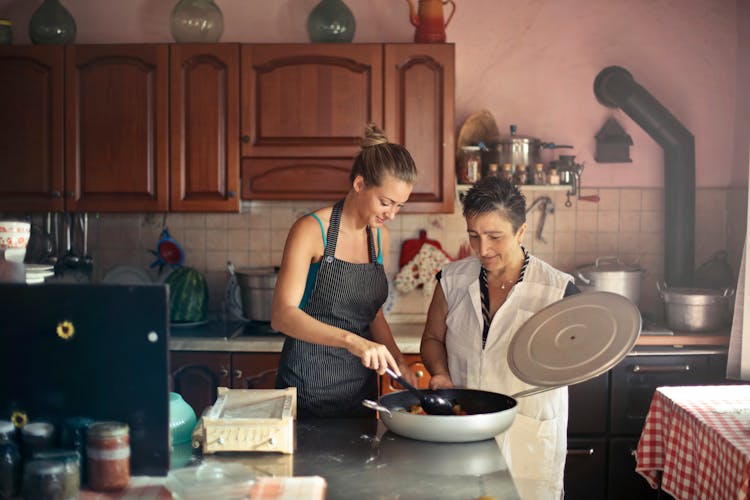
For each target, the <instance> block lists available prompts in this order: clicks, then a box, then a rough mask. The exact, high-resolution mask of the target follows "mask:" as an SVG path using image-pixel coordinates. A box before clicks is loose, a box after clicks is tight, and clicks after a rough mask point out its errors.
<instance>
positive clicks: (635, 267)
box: [578, 257, 643, 273]
mask: <svg viewBox="0 0 750 500" xmlns="http://www.w3.org/2000/svg"><path fill="white" fill-rule="evenodd" d="M641 271H643V268H642V267H641V266H640V265H639V264H638V263H637V262H634V263H631V264H629V263H627V262H623V261H622V260H621V259H619V258H617V257H599V258H598V259H596V262H594V264H593V265H588V266H583V267H580V268H579V269H578V272H581V273H602V272H618V273H619V272H633V273H640V272H641Z"/></svg>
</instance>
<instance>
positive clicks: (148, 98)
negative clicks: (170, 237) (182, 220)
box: [65, 44, 169, 212]
mask: <svg viewBox="0 0 750 500" xmlns="http://www.w3.org/2000/svg"><path fill="white" fill-rule="evenodd" d="M65 51H66V52H65V90H66V96H65V134H66V135H65V152H66V160H65V177H66V179H65V186H66V187H65V196H66V208H67V209H68V210H70V211H81V212H91V211H131V212H133V211H139V212H166V211H167V210H168V209H169V198H168V196H169V186H168V177H169V166H168V157H169V151H168V147H169V146H168V144H169V46H168V45H166V44H138V45H130V44H123V45H68V46H66V48H65Z"/></svg>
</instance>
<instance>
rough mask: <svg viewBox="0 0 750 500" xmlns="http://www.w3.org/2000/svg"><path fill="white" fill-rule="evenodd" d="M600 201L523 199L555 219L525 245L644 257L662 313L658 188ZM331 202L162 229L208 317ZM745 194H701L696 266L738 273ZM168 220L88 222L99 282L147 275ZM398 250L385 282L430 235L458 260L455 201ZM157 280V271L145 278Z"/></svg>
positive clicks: (398, 236)
mask: <svg viewBox="0 0 750 500" xmlns="http://www.w3.org/2000/svg"><path fill="white" fill-rule="evenodd" d="M595 193H596V194H599V196H600V198H601V201H600V202H599V203H591V202H585V201H577V200H572V201H573V205H572V206H571V207H570V208H567V207H565V205H564V203H565V200H566V196H565V192H564V191H559V190H557V191H551V190H550V191H539V190H533V191H532V190H529V191H525V194H526V198H527V206H529V205H530V204H531V203H532V202H533V201H534V199H536V198H537V197H539V196H549V197H550V198H552V200H553V201H554V213H552V214H549V215H548V216H547V218H546V221H545V225H544V228H543V231H542V234H541V236H542V238H543V239H542V240H540V239H538V238H537V237H536V236H537V235H536V233H537V225H538V223H539V219H540V214H541V208H539V205H537V208H535V209H534V210H533V212H532V213H529V215H528V224H529V227H528V230H527V232H526V236H525V245H526V247H527V248H528V249H529V251H531V252H532V253H533V254H535V255H536V256H538V257H540V258H542V259H544V260H546V261H547V262H549V263H550V264H552V265H554V266H555V267H557V268H559V269H561V270H563V271H566V272H572V271H574V269H575V268H576V267H577V266H580V265H583V264H587V263H591V262H593V261H594V260H595V259H596V257H599V256H610V255H612V256H614V255H617V256H620V257H621V258H623V259H627V260H628V261H632V260H635V259H638V260H639V262H640V264H641V266H642V267H644V268H645V269H646V271H647V272H646V275H645V277H644V280H643V285H642V290H641V309H643V310H644V311H647V312H649V313H651V314H656V315H660V314H661V305H660V301H659V299H658V295H657V293H656V286H655V283H656V281H657V280H660V279H662V276H663V271H664V210H663V206H664V194H663V190H661V189H638V188H629V189H586V190H585V193H584V194H586V195H588V194H595ZM325 204H326V203H325V202H250V203H246V204H245V205H243V212H242V213H239V214H202V213H197V214H175V213H171V214H168V216H167V218H166V226H167V227H168V228H169V231H170V233H171V234H172V236H173V237H174V238H175V239H176V240H177V241H178V242H180V244H181V245H182V246H183V248H184V250H185V253H186V260H185V264H186V265H189V266H192V267H195V268H197V269H198V270H200V271H201V272H204V273H205V276H206V278H207V280H208V283H209V287H210V296H211V306H210V307H211V309H212V310H218V309H220V308H221V304H222V302H223V300H224V294H225V288H226V282H227V271H226V264H227V261H232V262H233V263H234V265H235V267H246V266H267V265H278V264H279V263H280V262H281V255H282V251H283V248H284V242H285V240H286V236H287V232H288V230H289V228H290V227H291V225H292V223H293V222H294V221H295V220H296V219H297V218H298V217H300V216H302V215H304V214H306V213H308V212H310V211H312V210H315V209H317V208H318V207H320V206H323V205H325ZM746 207H747V190H746V189H700V190H698V192H697V196H696V259H695V263H696V267H697V266H699V265H700V264H701V263H702V262H705V261H706V260H708V259H709V258H710V257H711V256H712V254H713V252H715V251H717V250H722V249H726V250H727V251H728V252H729V262H730V264H731V266H732V268H733V270H734V272H735V273H736V272H737V270H738V267H739V262H740V255H741V252H742V245H743V243H744V237H745V220H746V211H747V210H746ZM162 220H163V215H162V214H107V213H102V214H100V215H99V216H98V217H95V216H90V217H89V227H90V229H89V232H90V235H89V240H90V243H89V245H90V253H91V254H92V255H93V256H94V258H95V269H94V280H95V281H98V280H100V279H101V278H102V277H103V276H104V274H105V273H106V272H107V271H108V270H110V269H111V268H112V267H114V266H116V265H130V266H138V267H141V268H144V269H145V268H148V266H149V264H150V263H151V262H153V260H154V256H153V255H152V254H151V253H149V250H152V249H155V248H156V242H157V240H158V238H159V234H160V232H161V227H162ZM388 227H389V228H390V230H391V234H392V237H391V240H392V243H391V245H392V247H391V249H390V254H389V258H388V259H387V271H388V274H389V276H394V275H395V274H396V272H397V271H398V269H397V267H398V258H399V252H400V249H401V243H402V242H403V241H404V240H406V239H410V238H416V237H417V236H418V234H419V230H420V229H423V228H424V229H426V230H427V234H428V237H429V238H432V239H435V240H438V241H440V242H441V243H442V246H443V248H444V249H445V250H446V251H447V252H448V253H449V254H450V255H456V254H457V253H458V250H459V247H460V246H461V244H462V243H466V242H468V238H467V236H466V227H465V224H464V220H463V217H462V216H461V205H460V202H459V201H458V200H457V201H456V210H455V213H453V214H441V215H408V214H404V215H399V216H397V217H396V219H395V220H393V221H391V222H389V223H388ZM149 272H150V273H151V274H152V276H153V277H154V278H155V279H156V270H153V269H152V270H150V271H149ZM429 300H430V297H429V296H428V295H426V294H424V293H423V292H422V290H416V291H414V292H411V293H409V294H406V295H401V294H399V295H397V296H396V298H395V301H394V303H393V308H392V310H391V314H409V315H412V314H419V315H421V314H424V313H425V312H426V310H427V307H428V305H429Z"/></svg>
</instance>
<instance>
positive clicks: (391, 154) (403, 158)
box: [349, 123, 417, 187]
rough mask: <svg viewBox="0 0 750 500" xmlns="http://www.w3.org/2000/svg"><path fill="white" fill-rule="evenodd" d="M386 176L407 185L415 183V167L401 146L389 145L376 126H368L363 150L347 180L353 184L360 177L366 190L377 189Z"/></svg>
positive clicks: (370, 124)
mask: <svg viewBox="0 0 750 500" xmlns="http://www.w3.org/2000/svg"><path fill="white" fill-rule="evenodd" d="M385 173H388V174H390V175H392V176H393V177H395V178H396V179H398V180H400V181H404V182H406V183H407V184H414V183H415V182H416V181H417V167H416V165H414V159H413V158H412V157H411V154H409V151H407V149H406V148H405V147H404V146H402V145H401V144H395V143H392V142H388V139H387V138H386V137H385V134H383V131H382V130H380V128H378V126H377V125H375V124H374V123H368V124H367V127H366V128H365V137H364V139H363V141H362V150H361V151H360V152H359V154H358V155H357V157H356V158H355V159H354V165H353V166H352V171H351V173H350V174H349V180H350V181H351V182H354V179H356V178H357V176H358V175H361V176H362V178H363V179H364V181H365V185H366V186H368V187H371V186H380V185H381V183H382V182H383V174H385Z"/></svg>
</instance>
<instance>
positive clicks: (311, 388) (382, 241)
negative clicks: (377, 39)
mask: <svg viewBox="0 0 750 500" xmlns="http://www.w3.org/2000/svg"><path fill="white" fill-rule="evenodd" d="M416 175H417V171H416V167H415V166H414V160H413V159H412V157H411V155H410V154H409V152H408V151H407V150H406V149H405V148H404V147H403V146H400V145H398V144H392V143H389V142H388V140H387V139H386V138H385V136H384V135H383V133H382V131H381V130H379V129H378V128H377V127H376V126H375V125H374V124H370V125H368V127H367V128H366V130H365V138H364V140H363V143H362V150H361V151H360V153H359V154H358V155H357V157H356V158H355V160H354V165H353V167H352V171H351V174H350V176H349V177H350V181H351V186H352V187H351V190H350V191H349V193H348V194H347V195H346V198H344V199H343V200H341V201H339V202H338V203H336V204H335V205H333V206H330V207H325V208H321V209H320V210H317V211H315V212H314V213H312V214H309V215H308V216H305V217H301V218H300V219H299V220H298V221H297V222H296V223H295V224H294V225H293V226H292V228H291V230H290V232H289V236H288V237H287V241H286V245H285V247H284V255H283V257H282V261H281V269H280V271H279V275H278V279H277V282H276V289H275V290H274V298H273V309H272V317H271V324H272V326H273V328H275V329H277V330H279V331H280V332H283V333H284V334H286V335H287V338H286V340H285V342H284V348H283V350H282V353H281V362H280V365H279V372H278V376H277V378H276V386H277V387H279V388H283V387H292V386H293V387H296V388H297V412H298V416H300V417H306V416H317V417H329V416H330V417H342V416H359V415H362V416H365V415H372V412H371V411H370V410H367V409H366V408H364V407H363V406H362V400H363V399H365V398H367V399H373V398H377V376H376V372H377V373H380V374H382V373H384V371H385V368H386V366H390V367H391V369H393V370H394V371H395V372H397V373H399V374H401V373H403V374H404V376H405V377H407V380H411V381H412V382H414V381H415V380H414V379H415V378H414V376H413V374H412V372H411V371H410V370H409V369H408V368H407V366H406V364H405V362H404V358H403V356H402V354H401V352H400V351H399V349H398V347H397V346H396V343H395V342H394V340H393V335H392V334H391V330H390V328H389V327H388V324H387V323H386V321H385V317H384V316H383V311H382V308H381V307H382V305H383V303H384V302H385V300H386V298H387V296H388V282H387V279H386V275H385V270H384V259H385V258H386V256H387V255H388V249H389V243H390V236H389V233H388V230H387V229H386V227H385V225H384V224H385V222H386V221H389V220H391V219H393V218H394V217H395V216H396V214H397V213H398V211H399V210H400V209H401V207H403V206H404V203H406V201H407V200H408V199H409V195H410V194H411V190H412V186H413V184H414V182H415V180H416Z"/></svg>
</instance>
